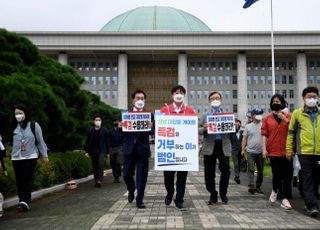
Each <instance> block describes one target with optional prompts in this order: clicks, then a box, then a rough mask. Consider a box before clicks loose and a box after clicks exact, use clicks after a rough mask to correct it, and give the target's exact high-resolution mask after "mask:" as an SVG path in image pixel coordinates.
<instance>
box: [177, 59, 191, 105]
mask: <svg viewBox="0 0 320 230" xmlns="http://www.w3.org/2000/svg"><path fill="white" fill-rule="evenodd" d="M178 84H179V85H182V86H183V87H184V88H185V89H186V91H187V95H186V97H185V100H184V103H185V104H188V93H189V92H188V58H187V54H185V53H179V56H178Z"/></svg>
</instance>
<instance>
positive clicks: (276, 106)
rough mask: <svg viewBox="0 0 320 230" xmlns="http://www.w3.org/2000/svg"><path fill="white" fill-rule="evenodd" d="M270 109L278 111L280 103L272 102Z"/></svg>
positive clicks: (280, 106) (280, 107)
mask: <svg viewBox="0 0 320 230" xmlns="http://www.w3.org/2000/svg"><path fill="white" fill-rule="evenodd" d="M270 109H271V110H272V111H279V110H281V109H282V105H281V104H272V105H270Z"/></svg>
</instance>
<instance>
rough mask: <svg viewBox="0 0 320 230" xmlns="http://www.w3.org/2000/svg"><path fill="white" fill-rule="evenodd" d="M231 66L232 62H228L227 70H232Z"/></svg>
mask: <svg viewBox="0 0 320 230" xmlns="http://www.w3.org/2000/svg"><path fill="white" fill-rule="evenodd" d="M230 69H231V66H230V62H226V70H230Z"/></svg>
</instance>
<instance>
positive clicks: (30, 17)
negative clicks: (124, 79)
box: [0, 0, 320, 31]
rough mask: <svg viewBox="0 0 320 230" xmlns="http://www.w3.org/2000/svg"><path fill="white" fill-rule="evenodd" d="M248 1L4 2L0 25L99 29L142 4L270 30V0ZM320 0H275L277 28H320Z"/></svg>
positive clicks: (224, 25) (227, 25) (224, 27)
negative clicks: (247, 2)
mask: <svg viewBox="0 0 320 230" xmlns="http://www.w3.org/2000/svg"><path fill="white" fill-rule="evenodd" d="M244 2H245V1H244V0H90V1H89V0H2V1H1V4H0V28H5V29H7V30H10V31H99V30H100V29H101V28H102V27H103V26H104V25H105V24H106V23H107V22H108V21H109V20H111V19H112V18H114V17H115V16H117V15H119V14H121V13H124V12H126V11H128V10H131V9H134V8H137V7H140V6H155V5H156V6H170V7H174V8H177V9H181V10H184V11H186V12H188V13H190V14H193V15H194V16H196V17H198V18H199V19H201V20H202V21H203V22H204V23H205V24H207V25H208V26H209V27H210V28H211V30H212V31H270V29H271V16H270V15H271V10H270V9H271V7H270V5H271V4H270V3H271V0H259V1H257V2H256V3H255V4H253V5H252V6H251V7H250V8H248V9H243V8H242V6H243V4H244ZM319 9H320V0H273V24H274V26H273V28H274V30H275V31H308V30H320V14H319Z"/></svg>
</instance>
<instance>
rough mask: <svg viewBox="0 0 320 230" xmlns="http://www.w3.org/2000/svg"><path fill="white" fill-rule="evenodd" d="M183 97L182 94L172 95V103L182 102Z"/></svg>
mask: <svg viewBox="0 0 320 230" xmlns="http://www.w3.org/2000/svg"><path fill="white" fill-rule="evenodd" d="M183 99H184V95H183V94H175V95H173V101H174V102H177V103H181V102H183Z"/></svg>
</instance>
